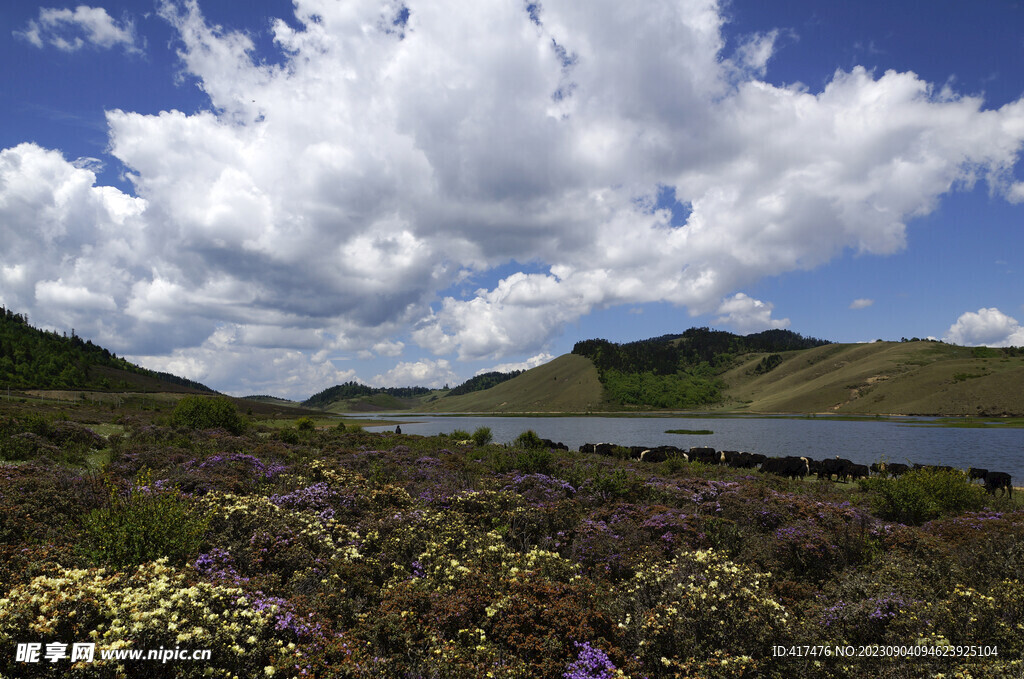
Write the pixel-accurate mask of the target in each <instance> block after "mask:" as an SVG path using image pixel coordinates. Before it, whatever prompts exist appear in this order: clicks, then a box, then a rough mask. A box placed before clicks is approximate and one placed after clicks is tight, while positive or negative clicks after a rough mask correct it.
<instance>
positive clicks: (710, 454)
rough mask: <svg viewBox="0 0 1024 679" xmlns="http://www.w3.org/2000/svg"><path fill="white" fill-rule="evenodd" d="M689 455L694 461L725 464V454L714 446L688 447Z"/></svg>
mask: <svg viewBox="0 0 1024 679" xmlns="http://www.w3.org/2000/svg"><path fill="white" fill-rule="evenodd" d="M689 457H690V459H691V460H693V461H694V462H703V463H704V464H725V455H723V454H722V453H721V452H718V451H716V450H715V449H714V448H706V447H701V448H690V452H689Z"/></svg>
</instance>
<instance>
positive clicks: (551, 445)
mask: <svg viewBox="0 0 1024 679" xmlns="http://www.w3.org/2000/svg"><path fill="white" fill-rule="evenodd" d="M540 442H541V443H542V444H544V447H545V448H551V449H553V450H564V451H567V452H568V450H569V446H567V445H565V444H564V443H562V442H561V441H559V442H558V443H555V442H554V441H552V440H551V439H541V440H540Z"/></svg>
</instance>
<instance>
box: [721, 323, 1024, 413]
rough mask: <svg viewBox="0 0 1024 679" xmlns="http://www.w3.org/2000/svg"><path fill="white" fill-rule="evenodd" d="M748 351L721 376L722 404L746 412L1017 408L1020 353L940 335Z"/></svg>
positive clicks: (1023, 379) (1020, 404)
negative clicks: (772, 355)
mask: <svg viewBox="0 0 1024 679" xmlns="http://www.w3.org/2000/svg"><path fill="white" fill-rule="evenodd" d="M777 355H778V356H779V357H780V360H778V362H777V364H776V365H775V366H774V367H773V368H772V369H770V370H769V371H767V372H761V373H758V372H757V366H758V365H760V364H761V362H762V361H764V359H765V358H766V357H767V356H768V355H767V354H749V355H746V356H744V357H742V360H740V361H737V363H736V365H734V367H732V368H731V369H729V370H727V371H726V372H725V373H723V374H722V375H721V379H722V381H723V382H724V383H725V384H726V389H725V392H724V393H725V396H726V399H725V402H724V403H723V407H725V408H728V409H733V410H742V411H748V412H800V413H827V412H833V413H841V414H902V415H1022V414H1024V388H1022V387H1021V385H1024V352H1021V351H1020V350H1019V349H989V348H985V347H959V346H955V345H950V344H943V343H941V342H920V341H918V342H873V343H871V344H832V345H828V346H823V347H818V348H815V349H808V350H805V351H793V352H782V353H779V354H777Z"/></svg>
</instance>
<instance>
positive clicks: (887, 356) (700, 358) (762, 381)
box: [420, 328, 1024, 417]
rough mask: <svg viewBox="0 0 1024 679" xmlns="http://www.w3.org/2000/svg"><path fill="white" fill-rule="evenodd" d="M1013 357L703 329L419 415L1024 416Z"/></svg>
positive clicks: (996, 351) (938, 346)
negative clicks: (664, 412)
mask: <svg viewBox="0 0 1024 679" xmlns="http://www.w3.org/2000/svg"><path fill="white" fill-rule="evenodd" d="M1022 384H1024V349H1022V348H1014V347H1009V348H988V347H961V346H956V345H951V344H945V343H943V342H938V341H930V340H925V341H922V340H917V339H916V338H915V339H914V340H902V341H899V342H883V341H877V342H872V343H865V344H836V343H830V342H827V341H826V340H819V339H816V338H808V337H803V336H802V335H799V334H798V333H791V332H789V331H775V330H772V331H766V332H765V333H755V334H754V335H747V336H739V335H733V334H732V333H722V332H720V331H709V330H707V329H706V328H697V329H691V330H690V331H687V332H686V333H682V334H678V335H676V334H673V335H663V336H661V337H656V338H651V339H648V340H640V341H638V342H629V343H625V344H616V343H613V342H608V341H607V340H600V339H597V340H584V341H583V342H579V343H577V345H576V347H575V348H574V353H572V354H566V355H563V356H559V357H558V358H556V359H554V360H553V361H551V362H549V363H546V364H544V365H542V366H539V367H537V368H533V369H532V370H528V371H526V372H525V373H523V374H522V375H519V376H517V377H515V378H514V379H511V380H508V381H505V382H503V383H501V384H499V385H497V386H495V387H492V388H490V389H486V390H483V391H477V392H472V393H469V394H465V395H462V396H457V397H454V398H442V399H435V400H433V401H430V402H429V403H426V404H425V405H423V406H422V407H421V408H420V409H421V410H423V411H425V412H478V413H486V412H494V413H517V412H519V413H528V412H602V411H642V410H691V411H692V410H698V411H722V412H736V413H744V412H746V413H826V414H828V413H835V414H851V415H854V414H855V415H875V414H882V415H937V416H941V415H949V416H957V417H961V416H1018V417H1019V416H1024V388H1022V387H1021V386H1020V385H1022Z"/></svg>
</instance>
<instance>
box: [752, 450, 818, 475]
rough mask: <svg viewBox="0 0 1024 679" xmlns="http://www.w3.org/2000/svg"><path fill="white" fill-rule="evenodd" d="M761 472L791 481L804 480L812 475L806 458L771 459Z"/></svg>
mask: <svg viewBox="0 0 1024 679" xmlns="http://www.w3.org/2000/svg"><path fill="white" fill-rule="evenodd" d="M761 471H763V472H767V473H769V474H777V475H779V476H788V477H789V478H791V479H796V478H801V479H802V478H804V477H805V476H807V475H808V474H810V473H811V470H810V465H809V464H808V460H807V458H806V457H794V456H792V455H790V456H788V457H769V458H768V459H767V460H765V461H764V462H763V463H762V464H761Z"/></svg>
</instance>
